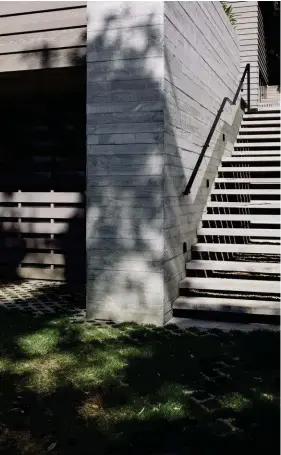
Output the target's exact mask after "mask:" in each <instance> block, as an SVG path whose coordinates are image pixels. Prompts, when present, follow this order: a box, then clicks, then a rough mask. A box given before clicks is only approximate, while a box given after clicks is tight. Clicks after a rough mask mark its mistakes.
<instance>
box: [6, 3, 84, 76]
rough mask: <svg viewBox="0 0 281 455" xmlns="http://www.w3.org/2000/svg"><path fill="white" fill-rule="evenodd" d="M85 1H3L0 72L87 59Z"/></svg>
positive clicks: (72, 62) (73, 64) (47, 66)
mask: <svg viewBox="0 0 281 455" xmlns="http://www.w3.org/2000/svg"><path fill="white" fill-rule="evenodd" d="M86 20H87V19H86V2H71V1H69V2H68V1H67V2H51V1H50V2H39V1H35V2H20V1H16V2H1V3H0V72H8V71H23V70H30V69H40V68H52V67H67V66H76V65H79V64H82V63H83V62H84V57H85V45H86Z"/></svg>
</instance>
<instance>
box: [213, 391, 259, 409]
mask: <svg viewBox="0 0 281 455" xmlns="http://www.w3.org/2000/svg"><path fill="white" fill-rule="evenodd" d="M219 402H220V404H221V406H222V407H223V408H230V409H233V410H234V411H241V410H242V409H243V408H247V407H249V406H250V405H251V400H249V399H247V398H245V397H244V396H243V395H241V394H240V393H230V394H226V395H224V396H223V397H222V398H220V399H219Z"/></svg>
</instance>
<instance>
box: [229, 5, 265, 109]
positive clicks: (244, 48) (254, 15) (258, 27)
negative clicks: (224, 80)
mask: <svg viewBox="0 0 281 455" xmlns="http://www.w3.org/2000/svg"><path fill="white" fill-rule="evenodd" d="M230 3H231V5H232V8H233V12H234V14H235V17H236V22H237V24H236V33H237V36H238V39H239V43H240V53H241V73H242V72H243V71H244V68H245V66H246V64H247V63H250V64H251V106H252V107H253V108H256V107H257V105H258V101H259V75H260V73H261V75H262V76H263V79H264V82H265V83H266V84H267V78H268V75H267V62H266V51H265V39H264V31H263V19H262V14H261V11H260V8H259V6H258V2H230ZM246 92H247V90H245V95H246Z"/></svg>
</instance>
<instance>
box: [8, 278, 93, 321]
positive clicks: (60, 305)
mask: <svg viewBox="0 0 281 455" xmlns="http://www.w3.org/2000/svg"><path fill="white" fill-rule="evenodd" d="M85 295H86V293H85V286H83V285H80V286H79V287H78V286H76V287H73V286H72V287H70V286H69V285H67V284H65V283H61V282H57V281H52V282H51V281H39V280H25V281H21V282H15V283H3V282H2V283H0V308H4V309H6V310H19V311H22V312H29V313H30V314H32V315H33V316H35V317H38V316H41V315H44V314H69V315H71V314H72V315H78V316H82V315H85V302H86V299H85Z"/></svg>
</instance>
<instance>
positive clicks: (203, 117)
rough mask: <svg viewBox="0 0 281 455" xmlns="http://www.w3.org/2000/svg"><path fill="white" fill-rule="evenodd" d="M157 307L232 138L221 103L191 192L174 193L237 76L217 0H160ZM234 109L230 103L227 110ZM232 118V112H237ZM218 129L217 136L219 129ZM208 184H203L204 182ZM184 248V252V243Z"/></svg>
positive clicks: (171, 292) (178, 270)
mask: <svg viewBox="0 0 281 455" xmlns="http://www.w3.org/2000/svg"><path fill="white" fill-rule="evenodd" d="M164 30H165V98H166V110H165V187H166V190H165V193H164V207H165V230H164V232H165V266H164V269H165V272H164V273H165V311H166V313H167V315H168V314H169V311H170V308H171V301H173V300H174V299H175V298H176V297H177V292H178V282H179V281H180V280H181V279H183V278H184V277H185V262H186V260H188V259H189V258H190V249H191V246H192V244H194V243H196V229H197V227H198V224H199V222H200V220H201V216H202V213H203V210H204V206H205V204H206V200H207V197H208V194H209V191H210V187H211V185H212V181H213V179H214V177H215V174H216V171H217V167H218V165H219V163H220V159H221V156H222V154H224V153H225V150H227V149H228V150H229V151H230V150H231V147H232V146H233V142H234V141H235V138H236V133H237V128H238V127H239V121H238V125H237V119H236V121H235V124H234V125H233V127H231V125H232V122H233V118H234V117H233V115H232V114H233V113H234V114H235V113H236V112H233V113H232V109H231V108H230V106H229V105H228V106H227V107H226V110H225V113H224V114H223V117H222V119H223V120H228V122H229V123H228V122H226V121H224V122H223V121H221V122H220V124H219V126H218V128H217V129H216V131H215V133H214V136H213V139H212V141H211V143H210V146H209V148H208V151H207V153H206V157H205V158H204V160H203V162H202V164H201V166H200V170H199V173H198V175H197V178H196V179H195V181H194V184H193V187H192V191H191V194H190V195H188V196H180V194H181V192H182V191H183V190H184V188H185V186H186V184H187V183H188V180H189V178H190V176H191V173H192V170H193V168H194V166H195V163H196V161H197V159H198V156H199V154H200V152H201V150H202V147H203V144H204V142H205V140H206V138H207V136H208V133H209V131H210V128H211V125H212V123H213V121H214V119H215V116H216V114H217V112H218V109H219V107H220V104H221V102H222V100H223V98H224V97H225V96H227V97H229V98H230V99H232V98H233V96H234V94H235V92H236V89H237V86H238V83H239V70H240V64H239V44H238V40H237V37H236V34H235V32H234V30H233V28H232V26H231V25H230V23H229V21H228V19H227V17H226V15H225V13H224V11H223V8H222V7H221V5H220V2H165V23H164ZM234 111H235V110H234ZM238 117H239V116H238ZM223 134H225V136H226V140H225V142H224V141H223V140H222V136H223ZM208 185H209V188H208ZM185 249H186V253H184V250H185Z"/></svg>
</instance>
